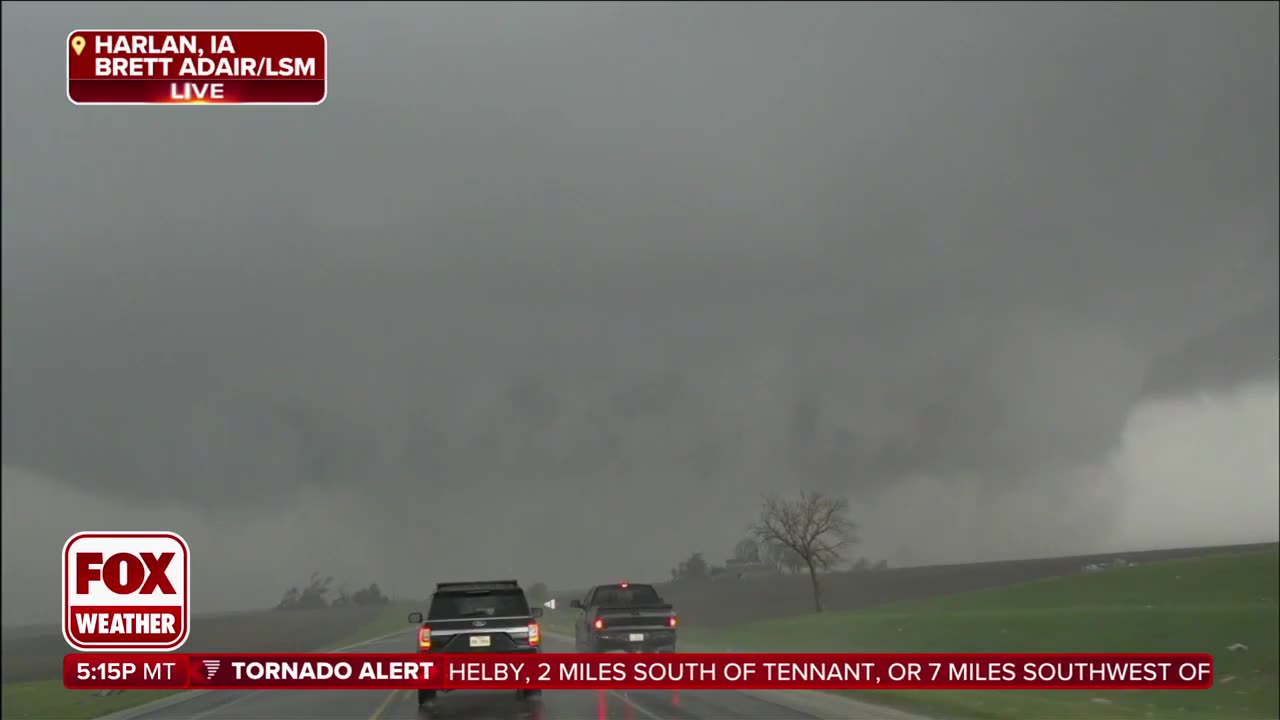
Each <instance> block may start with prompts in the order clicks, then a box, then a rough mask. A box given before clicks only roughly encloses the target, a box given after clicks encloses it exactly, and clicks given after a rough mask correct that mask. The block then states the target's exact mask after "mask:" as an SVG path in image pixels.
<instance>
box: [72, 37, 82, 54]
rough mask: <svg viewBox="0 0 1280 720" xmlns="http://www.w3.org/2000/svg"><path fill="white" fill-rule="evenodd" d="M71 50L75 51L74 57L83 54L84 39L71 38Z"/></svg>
mask: <svg viewBox="0 0 1280 720" xmlns="http://www.w3.org/2000/svg"><path fill="white" fill-rule="evenodd" d="M71 49H72V50H75V51H76V55H79V54H80V53H82V52H84V38H83V37H81V36H79V35H77V36H75V37H73V38H71Z"/></svg>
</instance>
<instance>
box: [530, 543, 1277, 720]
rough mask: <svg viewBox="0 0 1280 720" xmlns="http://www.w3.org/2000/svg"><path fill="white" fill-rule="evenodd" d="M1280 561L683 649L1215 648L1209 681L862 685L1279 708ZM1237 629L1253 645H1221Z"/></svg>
mask: <svg viewBox="0 0 1280 720" xmlns="http://www.w3.org/2000/svg"><path fill="white" fill-rule="evenodd" d="M1278 567H1280V555H1278V554H1277V553H1276V552H1274V551H1271V552H1264V553H1254V554H1249V555H1235V556H1224V557H1214V558H1204V559H1196V560H1181V561H1172V562H1165V563H1159V564H1152V565H1148V566H1142V567H1136V568H1126V569H1114V570H1109V571H1106V572H1102V573H1098V574H1092V575H1077V576H1072V577H1065V578H1057V579H1052V580H1043V581H1039V582H1033V583H1027V584H1024V585H1016V586H1012V587H1007V588H1002V589H998V590H988V591H983V592H976V593H967V594H962V595H954V596H950V597H939V598H934V599H931V600H925V601H917V602H911V603H902V604H894V605H888V606H883V607H880V608H876V609H872V610H862V611H856V612H849V613H831V614H824V615H810V616H802V617H794V618H788V619H783V620H773V621H768V622H760V623H752V624H749V625H740V626H735V627H729V628H717V629H714V630H700V629H698V628H687V627H686V628H685V629H684V631H683V632H682V640H685V641H687V644H685V649H687V650H693V649H695V648H693V647H690V645H691V644H697V645H705V646H708V647H711V648H716V649H725V650H741V651H782V652H786V651H802V652H940V653H945V652H1209V653H1211V654H1212V655H1213V656H1214V664H1215V668H1214V674H1215V682H1214V687H1213V688H1212V689H1211V690H1207V691H1123V692H1114V691H1113V692H1074V691H1052V692H1038V691H1017V692H1009V691H1005V692H988V691H955V692H949V691H929V692H920V691H915V692H902V691H877V692H870V693H864V694H862V696H863V697H865V698H866V699H869V700H879V701H887V702H892V703H894V704H900V705H905V706H911V707H915V708H918V709H919V710H920V711H922V712H924V713H926V714H927V713H928V712H929V711H933V712H935V713H937V714H945V715H948V716H961V717H970V718H990V719H992V720H1005V719H1008V720H1015V719H1016V720H1033V719H1035V718H1045V719H1046V720H1049V719H1058V718H1142V719H1143V720H1148V719H1153V720H1155V719H1160V718H1179V719H1184V718H1206V719H1207V718H1222V719H1230V718H1234V719H1237V720H1259V719H1261V718H1269V719H1273V718H1278V717H1280V693H1278V692H1277V690H1278V686H1280V683H1278V677H1277V673H1278V672H1280V662H1278V660H1277V635H1278V634H1280V623H1278V622H1277V617H1278V615H1277V613H1278V612H1280V605H1278V603H1277V588H1278V586H1280V571H1278V570H1277V568H1278ZM556 614H557V615H563V613H556ZM556 622H557V625H558V624H559V620H557V621H556ZM548 627H549V629H550V628H551V627H552V626H551V625H550V624H549V625H548ZM570 631H571V629H570ZM1233 643H1244V644H1245V645H1247V646H1248V650H1247V651H1243V652H1229V651H1227V649H1226V648H1227V646H1228V645H1231V644H1233Z"/></svg>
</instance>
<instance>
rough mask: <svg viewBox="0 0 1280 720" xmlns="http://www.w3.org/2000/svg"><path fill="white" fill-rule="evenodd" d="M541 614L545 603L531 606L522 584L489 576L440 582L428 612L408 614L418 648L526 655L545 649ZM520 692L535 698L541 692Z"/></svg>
mask: <svg viewBox="0 0 1280 720" xmlns="http://www.w3.org/2000/svg"><path fill="white" fill-rule="evenodd" d="M540 617H542V608H540V607H533V608H531V607H529V601H528V598H526V597H525V594H524V590H523V589H522V588H521V587H520V583H518V582H516V581H515V580H491V581H477V582H447V583H439V584H437V585H436V591H435V592H434V593H433V594H432V595H431V607H430V608H429V609H428V610H427V615H426V617H423V615H422V613H420V612H413V613H409V622H410V623H413V624H416V625H419V628H418V636H417V645H418V652H422V653H450V654H453V653H525V654H527V653H537V652H540V651H541V649H542V631H541V628H540V627H539V626H538V618H540ZM519 694H520V696H521V697H526V698H528V697H537V696H539V695H541V694H542V691H541V690H520V691H519ZM435 697H436V691H435V690H419V691H418V704H419V705H423V704H426V703H428V702H430V701H431V700H434V699H435Z"/></svg>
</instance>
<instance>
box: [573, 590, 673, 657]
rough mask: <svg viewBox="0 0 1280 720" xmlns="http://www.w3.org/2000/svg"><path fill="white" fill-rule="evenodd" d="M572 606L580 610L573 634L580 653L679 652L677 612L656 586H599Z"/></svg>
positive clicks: (574, 601)
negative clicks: (659, 593)
mask: <svg viewBox="0 0 1280 720" xmlns="http://www.w3.org/2000/svg"><path fill="white" fill-rule="evenodd" d="M569 607H571V608H575V609H577V610H578V611H579V612H578V619H577V622H576V623H575V624H574V633H573V635H574V646H575V648H576V649H577V651H578V652H608V651H610V650H623V651H626V652H659V653H673V652H675V651H676V624H677V621H676V611H675V609H674V608H672V607H671V605H668V604H667V603H665V602H663V601H662V598H661V597H659V596H658V592H657V591H656V590H654V589H653V586H652V585H631V584H629V583H625V582H624V583H618V584H617V585H597V586H596V587H593V588H591V590H589V591H588V592H587V595H586V597H584V598H583V599H581V600H573V601H571V602H570V603H569Z"/></svg>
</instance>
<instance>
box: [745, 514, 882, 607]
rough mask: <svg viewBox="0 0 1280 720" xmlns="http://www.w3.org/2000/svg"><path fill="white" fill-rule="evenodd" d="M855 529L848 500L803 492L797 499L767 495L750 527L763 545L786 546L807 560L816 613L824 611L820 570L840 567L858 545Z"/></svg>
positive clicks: (805, 561) (805, 562) (806, 564)
mask: <svg viewBox="0 0 1280 720" xmlns="http://www.w3.org/2000/svg"><path fill="white" fill-rule="evenodd" d="M854 530H855V526H854V523H853V520H852V519H850V518H849V501H848V500H845V499H844V498H837V497H828V496H826V495H823V494H822V493H820V492H801V493H800V497H799V498H798V499H795V500H788V499H785V498H782V497H779V496H778V495H777V494H770V495H768V496H767V497H765V499H764V505H763V506H762V507H761V509H760V521H759V522H758V523H756V524H755V525H754V526H752V528H751V532H752V534H753V535H755V537H756V538H757V539H759V540H760V542H761V543H763V544H768V543H773V544H776V545H780V546H783V547H786V548H788V549H790V550H791V551H792V552H794V553H795V554H796V555H797V556H799V558H800V559H801V560H803V561H804V564H805V566H806V567H808V568H809V579H810V581H811V582H812V583H813V607H814V610H815V612H822V589H821V586H820V585H819V583H818V571H819V570H827V569H830V568H832V567H835V566H836V565H838V564H840V562H841V559H842V555H843V553H844V551H845V550H846V549H847V548H848V547H849V546H851V545H853V544H854V543H855V542H857V537H856V535H855V534H854Z"/></svg>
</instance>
